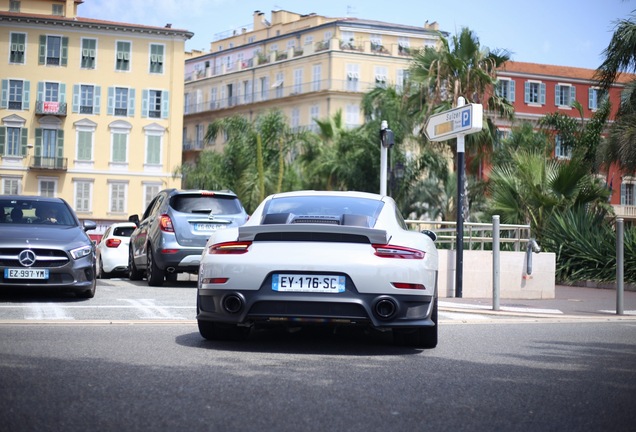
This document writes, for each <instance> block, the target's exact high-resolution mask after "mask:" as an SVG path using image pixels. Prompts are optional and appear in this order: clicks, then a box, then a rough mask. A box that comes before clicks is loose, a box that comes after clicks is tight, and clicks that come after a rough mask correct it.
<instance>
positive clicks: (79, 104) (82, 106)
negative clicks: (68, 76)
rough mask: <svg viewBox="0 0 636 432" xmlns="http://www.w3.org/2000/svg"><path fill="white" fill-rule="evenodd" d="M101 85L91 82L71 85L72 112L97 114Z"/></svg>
mask: <svg viewBox="0 0 636 432" xmlns="http://www.w3.org/2000/svg"><path fill="white" fill-rule="evenodd" d="M100 99H101V87H100V86H94V85H91V84H74V85H73V108H72V110H73V112H74V113H80V114H99V105H100Z"/></svg>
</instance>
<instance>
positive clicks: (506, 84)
mask: <svg viewBox="0 0 636 432" xmlns="http://www.w3.org/2000/svg"><path fill="white" fill-rule="evenodd" d="M495 92H496V93H497V96H499V97H500V98H503V99H505V100H507V101H508V102H514V101H515V81H514V80H511V79H505V78H499V79H498V80H497V85H496V87H495Z"/></svg>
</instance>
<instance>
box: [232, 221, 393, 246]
mask: <svg viewBox="0 0 636 432" xmlns="http://www.w3.org/2000/svg"><path fill="white" fill-rule="evenodd" d="M238 232H239V235H238V240H239V241H277V240H278V241H283V240H284V241H332V242H344V243H369V244H388V242H389V238H388V235H387V232H386V231H385V230H379V229H374V228H363V227H356V226H347V225H330V224H300V223H299V224H276V225H254V226H241V227H239V229H238Z"/></svg>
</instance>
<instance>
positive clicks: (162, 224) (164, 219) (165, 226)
mask: <svg viewBox="0 0 636 432" xmlns="http://www.w3.org/2000/svg"><path fill="white" fill-rule="evenodd" d="M159 228H160V229H161V231H164V232H174V227H173V226H172V219H170V216H168V215H167V214H162V215H161V216H159Z"/></svg>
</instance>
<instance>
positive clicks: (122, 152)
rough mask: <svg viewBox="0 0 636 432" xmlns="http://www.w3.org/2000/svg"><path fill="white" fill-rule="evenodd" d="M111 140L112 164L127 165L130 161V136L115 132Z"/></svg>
mask: <svg viewBox="0 0 636 432" xmlns="http://www.w3.org/2000/svg"><path fill="white" fill-rule="evenodd" d="M111 139H112V144H111V162H114V163H126V162H127V161H128V134H127V133H121V132H113V133H112V134H111Z"/></svg>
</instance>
